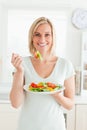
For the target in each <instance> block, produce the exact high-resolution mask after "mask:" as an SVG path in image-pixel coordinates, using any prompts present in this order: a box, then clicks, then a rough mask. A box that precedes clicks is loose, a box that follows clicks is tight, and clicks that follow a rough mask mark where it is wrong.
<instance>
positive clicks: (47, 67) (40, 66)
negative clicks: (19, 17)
mask: <svg viewBox="0 0 87 130" xmlns="http://www.w3.org/2000/svg"><path fill="white" fill-rule="evenodd" d="M29 49H30V52H31V54H32V56H29V57H24V58H22V57H21V56H19V55H18V54H13V55H12V61H11V62H12V64H13V66H14V67H15V68H16V71H15V73H14V76H13V84H12V89H11V92H10V100H11V103H12V106H13V107H15V108H18V107H19V106H21V104H22V110H21V115H20V120H19V126H18V130H65V120H64V116H63V111H62V107H64V108H66V109H68V110H70V109H72V107H73V105H74V91H75V82H74V69H73V66H72V64H71V62H70V61H68V60H66V59H63V58H61V57H57V56H56V55H55V33H54V28H53V25H52V23H51V21H50V20H49V19H47V18H45V17H40V18H38V19H37V20H36V21H34V23H33V24H32V26H31V28H30V31H29ZM37 50H38V51H39V52H40V54H41V55H42V57H43V60H42V61H41V60H39V59H37V58H35V57H34V54H35V52H36V51H37ZM32 82H34V83H38V82H51V83H59V84H61V85H63V86H65V90H64V91H63V92H56V93H54V94H45V95H41V94H32V93H29V92H27V91H24V88H23V86H24V84H31V83H32ZM61 106H62V107H61Z"/></svg>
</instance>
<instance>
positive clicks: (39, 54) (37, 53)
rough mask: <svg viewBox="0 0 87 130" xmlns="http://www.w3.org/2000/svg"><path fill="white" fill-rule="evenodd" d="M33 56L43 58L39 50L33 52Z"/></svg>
mask: <svg viewBox="0 0 87 130" xmlns="http://www.w3.org/2000/svg"><path fill="white" fill-rule="evenodd" d="M34 57H35V58H37V59H40V60H43V57H42V55H41V53H40V52H39V51H36V52H35V54H34Z"/></svg>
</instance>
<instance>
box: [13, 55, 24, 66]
mask: <svg viewBox="0 0 87 130" xmlns="http://www.w3.org/2000/svg"><path fill="white" fill-rule="evenodd" d="M11 63H12V64H13V66H14V67H16V68H17V67H19V66H20V65H21V63H22V57H21V56H19V55H18V54H14V53H13V54H12V58H11Z"/></svg>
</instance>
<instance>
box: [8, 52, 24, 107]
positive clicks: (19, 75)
mask: <svg viewBox="0 0 87 130" xmlns="http://www.w3.org/2000/svg"><path fill="white" fill-rule="evenodd" d="M11 63H12V64H13V66H14V67H15V68H16V72H15V73H14V75H13V83H12V89H11V92H10V100H11V104H12V106H13V107H15V108H18V107H19V106H20V105H21V104H22V103H23V100H24V91H23V85H24V69H23V66H22V58H21V57H20V56H19V55H18V54H12V60H11Z"/></svg>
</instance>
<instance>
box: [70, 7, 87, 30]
mask: <svg viewBox="0 0 87 130" xmlns="http://www.w3.org/2000/svg"><path fill="white" fill-rule="evenodd" d="M71 20H72V23H73V25H74V26H75V27H76V28H78V29H86V28H87V10H85V9H76V10H75V11H74V12H73V15H72V19H71Z"/></svg>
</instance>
